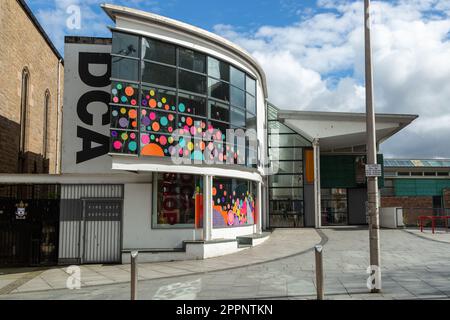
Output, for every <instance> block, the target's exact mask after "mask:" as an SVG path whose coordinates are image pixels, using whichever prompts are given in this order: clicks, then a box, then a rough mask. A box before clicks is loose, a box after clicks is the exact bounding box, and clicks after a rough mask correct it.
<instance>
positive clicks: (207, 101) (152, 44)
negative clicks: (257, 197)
mask: <svg viewBox="0 0 450 320" xmlns="http://www.w3.org/2000/svg"><path fill="white" fill-rule="evenodd" d="M112 47H113V48H112V77H111V108H110V110H111V130H110V133H111V148H110V151H111V153H113V154H127V155H135V156H156V157H178V158H179V157H183V158H187V159H191V160H202V161H212V162H214V163H226V164H240V165H246V166H252V167H256V164H257V159H256V157H257V146H258V142H257V140H256V81H255V79H253V78H252V77H251V76H250V75H248V74H246V73H245V72H243V71H242V70H240V69H238V68H236V67H235V66H232V65H230V64H228V63H226V62H224V61H221V60H218V59H216V58H214V57H211V56H207V55H205V54H203V53H201V52H197V51H193V50H190V49H187V48H184V47H180V46H176V45H173V44H170V43H165V42H162V41H159V40H155V39H150V38H147V37H143V36H137V35H131V34H125V33H121V32H113V45H112ZM236 129H241V131H240V134H239V132H238V133H232V131H228V130H236ZM248 129H253V130H254V131H252V134H249V130H248Z"/></svg>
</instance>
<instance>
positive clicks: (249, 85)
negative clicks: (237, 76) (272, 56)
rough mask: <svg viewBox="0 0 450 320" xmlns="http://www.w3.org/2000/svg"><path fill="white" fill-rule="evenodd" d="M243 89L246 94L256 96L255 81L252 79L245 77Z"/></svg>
mask: <svg viewBox="0 0 450 320" xmlns="http://www.w3.org/2000/svg"><path fill="white" fill-rule="evenodd" d="M245 88H246V90H247V92H248V93H250V94H251V95H253V96H256V81H255V80H254V79H253V78H250V77H249V76H247V77H246V80H245Z"/></svg>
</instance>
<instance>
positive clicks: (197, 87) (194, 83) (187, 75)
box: [178, 70, 206, 94]
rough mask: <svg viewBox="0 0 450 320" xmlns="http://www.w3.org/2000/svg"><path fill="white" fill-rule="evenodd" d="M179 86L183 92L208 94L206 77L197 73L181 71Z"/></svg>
mask: <svg viewBox="0 0 450 320" xmlns="http://www.w3.org/2000/svg"><path fill="white" fill-rule="evenodd" d="M178 84H179V88H180V89H181V90H186V91H192V92H195V93H201V94H206V76H202V75H200V74H197V73H193V72H189V71H184V70H179V72H178Z"/></svg>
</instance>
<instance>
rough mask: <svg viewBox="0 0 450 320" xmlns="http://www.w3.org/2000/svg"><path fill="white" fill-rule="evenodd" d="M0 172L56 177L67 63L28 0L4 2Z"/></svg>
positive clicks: (0, 15)
mask: <svg viewBox="0 0 450 320" xmlns="http://www.w3.org/2000/svg"><path fill="white" fill-rule="evenodd" d="M0 43H1V48H2V49H1V53H0V74H2V77H0V101H1V102H0V141H2V143H1V144H0V173H58V172H59V171H60V169H59V168H60V161H59V158H60V156H59V154H60V143H61V141H60V138H59V137H60V128H61V110H62V102H61V101H62V97H63V89H62V87H63V74H64V66H63V59H62V57H61V55H60V54H59V52H58V50H57V49H56V48H55V47H54V45H53V44H52V42H51V41H50V40H49V38H48V36H47V35H46V33H45V32H44V30H43V28H42V27H41V26H40V24H39V23H38V21H37V19H36V18H35V17H34V15H33V13H32V12H31V10H30V9H29V7H28V6H27V5H26V3H25V1H24V0H2V1H0Z"/></svg>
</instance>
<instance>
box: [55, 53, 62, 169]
mask: <svg viewBox="0 0 450 320" xmlns="http://www.w3.org/2000/svg"><path fill="white" fill-rule="evenodd" d="M61 63H62V59H59V60H58V87H57V97H56V153H55V174H59V173H61V172H60V171H61V168H60V166H61V138H60V137H61V118H60V117H61V112H60V108H61Z"/></svg>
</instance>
